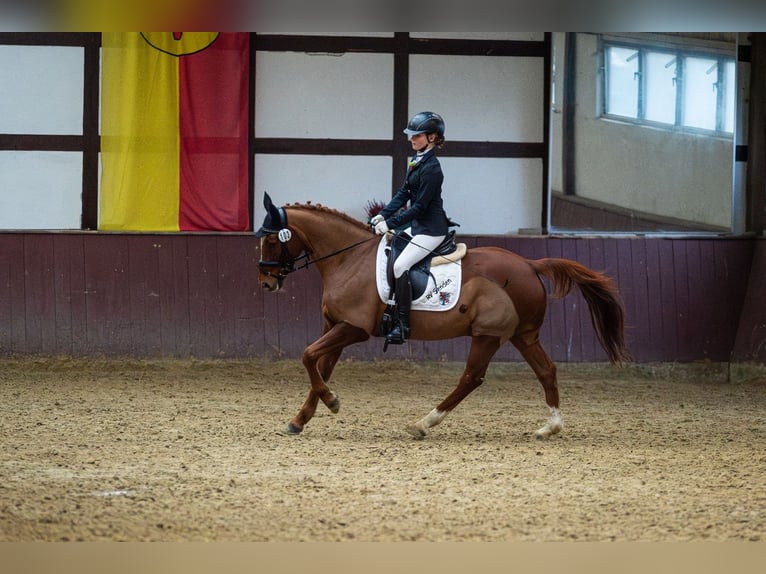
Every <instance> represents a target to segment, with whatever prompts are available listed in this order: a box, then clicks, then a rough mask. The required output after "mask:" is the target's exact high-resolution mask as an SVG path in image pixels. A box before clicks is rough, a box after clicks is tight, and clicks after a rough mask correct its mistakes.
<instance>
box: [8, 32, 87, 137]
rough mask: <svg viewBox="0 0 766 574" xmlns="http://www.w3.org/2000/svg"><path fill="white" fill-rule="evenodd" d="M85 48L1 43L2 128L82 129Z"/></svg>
mask: <svg viewBox="0 0 766 574" xmlns="http://www.w3.org/2000/svg"><path fill="white" fill-rule="evenodd" d="M83 75H84V65H83V48H77V47H48V46H0V133H6V134H48V135H79V134H82V113H83Z"/></svg>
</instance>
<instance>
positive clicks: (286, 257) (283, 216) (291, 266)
mask: <svg viewBox="0 0 766 574" xmlns="http://www.w3.org/2000/svg"><path fill="white" fill-rule="evenodd" d="M278 212H279V224H280V229H272V228H268V227H261V229H260V230H259V232H258V233H259V235H260V236H261V237H263V236H268V235H276V236H277V239H279V242H280V243H281V250H280V253H279V260H278V261H264V260H263V259H261V260H260V261H258V270H259V271H260V272H261V273H262V274H263V275H265V276H266V277H273V278H275V279H276V280H277V286H278V287H280V288H281V287H282V282H283V281H284V279H285V277H287V276H288V275H289V274H290V273H293V272H295V271H298V270H299V269H306V268H307V267H308V266H309V265H313V264H314V263H318V262H320V261H322V260H324V259H328V258H330V257H334V256H336V255H340V254H341V253H343V252H344V251H348V250H350V249H353V248H354V247H358V246H360V245H362V244H363V243H367V242H368V241H370V240H371V239H375V236H374V235H373V236H372V237H368V238H367V239H362V240H361V241H357V242H356V243H352V244H351V245H347V246H346V247H342V248H341V249H338V250H337V251H333V252H332V253H328V254H327V255H323V256H322V257H317V258H316V259H311V254H310V253H309V252H308V251H304V253H303V254H302V255H299V256H297V257H293V256H292V255H291V254H290V250H289V249H288V248H287V244H288V242H289V241H290V239H292V236H293V232H292V231H291V230H290V228H289V227H288V225H287V212H286V211H285V210H284V208H283V207H280V208H278ZM304 260H305V261H304ZM299 261H304V262H303V264H302V265H300V266H298V267H296V266H295V264H296V263H298V262H299ZM274 267H276V268H278V269H279V271H277V272H276V273H274V272H272V271H270V270H269V269H267V268H274Z"/></svg>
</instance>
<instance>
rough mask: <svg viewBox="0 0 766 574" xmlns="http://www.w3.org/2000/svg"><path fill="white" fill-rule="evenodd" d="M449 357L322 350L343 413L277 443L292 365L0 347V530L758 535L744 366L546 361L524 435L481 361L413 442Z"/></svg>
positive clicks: (299, 380) (303, 535) (750, 379)
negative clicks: (445, 411) (47, 355)
mask: <svg viewBox="0 0 766 574" xmlns="http://www.w3.org/2000/svg"><path fill="white" fill-rule="evenodd" d="M461 370H462V365H458V364H454V363H440V364H424V363H410V362H396V361H381V362H343V361H342V362H341V363H339V364H338V366H337V368H336V369H335V373H334V375H333V379H332V383H333V388H335V389H337V390H338V393H339V395H340V396H341V398H342V400H343V408H342V409H341V410H340V412H339V413H338V414H331V413H330V411H329V410H327V409H324V408H322V409H319V410H318V411H317V414H316V417H315V418H314V420H313V421H312V424H311V425H309V426H308V427H307V428H306V430H305V431H304V432H303V433H302V434H300V435H298V436H286V435H285V434H283V432H282V429H283V426H284V422H285V420H286V418H287V417H288V416H289V414H290V411H291V409H292V405H293V403H294V402H295V401H296V400H299V398H300V397H301V396H303V395H304V393H305V390H306V381H305V373H304V370H303V367H302V365H301V364H300V362H298V361H282V362H273V361H175V360H156V361H138V360H131V361H119V360H97V359H89V360H71V359H42V358H38V359H4V360H3V368H2V369H1V370H0V383H1V384H0V421H2V422H1V423H0V440H1V441H2V444H3V449H2V450H0V472H2V477H3V480H2V481H1V483H0V540H4V541H61V540H71V541H74V540H87V541H100V540H125V541H203V540H212V541H266V540H268V541H301V540H304V541H342V540H356V541H405V540H420V541H427V540H445V541H462V540H482V541H500V540H511V541H522V540H529V541H546V540H550V541H563V540H587V541H606V540H625V541H631V540H641V541H672V540H702V539H709V540H727V541H733V540H737V541H748V540H763V533H764V532H766V494H765V493H766V473H764V472H763V469H764V468H765V465H766V455H765V454H764V451H763V444H764V438H766V419H764V417H763V412H764V409H765V408H766V393H764V392H763V391H764V388H766V386H765V385H766V374H764V373H763V372H761V371H758V370H754V371H753V372H749V373H746V374H744V375H742V376H740V377H739V379H738V380H736V381H734V382H726V378H727V373H726V369H725V368H722V367H718V366H717V365H708V366H691V365H690V366H682V365H672V366H671V365H640V366H631V367H626V368H612V367H606V366H604V365H560V368H559V375H560V376H559V381H560V389H561V396H562V401H563V402H564V404H565V405H566V409H565V411H564V423H565V426H564V429H563V431H562V432H561V434H559V435H557V436H555V437H552V438H551V439H550V440H547V441H542V442H541V441H537V440H535V438H534V429H535V428H536V426H537V424H538V423H539V420H540V417H541V416H543V415H544V414H545V406H544V405H543V404H542V401H541V400H540V394H541V390H540V386H539V384H538V382H537V381H536V379H535V377H534V375H533V374H532V373H531V372H530V370H529V368H528V367H527V366H526V365H521V364H496V365H493V366H492V367H491V368H490V370H489V371H488V373H487V376H486V378H485V381H484V383H483V384H482V386H481V387H479V388H478V389H477V390H476V391H475V392H474V393H473V394H472V395H471V396H470V397H469V398H468V399H467V400H466V401H465V402H464V403H463V404H462V405H461V408H460V409H458V410H456V411H455V412H454V413H453V414H452V415H451V416H450V418H449V420H448V421H447V422H446V423H445V424H442V425H440V426H438V427H436V428H434V429H432V431H431V434H430V436H429V438H428V440H427V441H413V440H412V439H411V438H410V437H409V436H408V435H407V434H406V432H405V431H404V427H405V426H406V424H407V423H408V422H410V421H411V420H413V419H414V418H416V417H417V416H418V415H419V414H421V413H422V412H423V411H424V409H426V408H427V406H428V405H430V404H432V403H433V402H434V401H435V400H436V399H437V398H438V397H440V396H442V395H443V394H444V393H445V391H446V390H448V389H449V388H451V387H452V386H453V384H454V381H455V380H456V379H457V378H458V377H459V376H460V373H461ZM329 500H331V501H332V504H327V503H326V502H327V501H329Z"/></svg>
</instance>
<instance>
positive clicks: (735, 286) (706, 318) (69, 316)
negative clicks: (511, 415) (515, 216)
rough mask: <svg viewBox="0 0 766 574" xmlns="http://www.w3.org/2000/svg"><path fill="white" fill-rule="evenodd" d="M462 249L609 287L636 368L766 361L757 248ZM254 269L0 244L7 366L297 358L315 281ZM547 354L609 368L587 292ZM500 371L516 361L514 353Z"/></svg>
mask: <svg viewBox="0 0 766 574" xmlns="http://www.w3.org/2000/svg"><path fill="white" fill-rule="evenodd" d="M460 239H461V241H465V242H466V243H468V244H469V246H479V245H498V246H502V247H506V248H508V249H511V250H513V251H516V252H518V253H520V254H522V255H524V256H526V257H530V258H540V257H566V258H569V259H575V260H577V261H579V262H581V263H583V264H585V265H588V266H589V267H591V268H594V269H597V270H603V271H605V272H606V273H608V274H610V275H611V276H613V277H614V278H615V280H616V281H617V283H618V285H619V287H620V289H621V292H622V295H623V298H624V300H625V308H626V314H627V340H628V343H629V346H630V348H631V350H632V352H633V354H634V356H635V358H636V359H637V360H638V361H640V362H654V361H681V362H687V361H716V362H717V361H728V360H730V359H731V358H732V356H733V354H734V358H739V359H742V360H763V354H764V353H763V351H762V350H761V347H762V343H763V341H762V340H761V339H763V336H762V335H759V334H758V333H759V332H758V331H757V330H755V331H754V330H753V329H752V325H755V324H757V323H758V317H759V316H762V315H763V313H762V310H761V308H762V302H761V299H762V297H759V296H758V293H756V292H754V289H756V288H757V286H756V285H755V284H754V283H751V287H750V289H748V284H749V279H750V273H751V265H754V269H756V270H757V269H761V268H762V267H763V265H764V262H765V261H766V259H764V253H766V252H764V249H763V247H762V245H763V242H762V241H760V240H758V239H753V238H749V239H745V238H708V237H703V238H660V237H643V236H630V237H627V236H626V237H550V236H549V237H543V236H494V237H489V236H483V237H482V236H461V238H460ZM258 259H259V248H258V242H257V240H256V239H255V238H254V236H253V235H251V234H108V233H89V232H62V233H50V232H45V233H19V232H6V233H0V355H5V356H8V355H61V354H63V355H72V356H99V355H105V356H131V357H199V358H213V357H236V358H246V357H273V358H297V357H300V356H301V353H302V351H303V349H304V348H305V346H306V345H307V344H308V343H310V342H311V341H312V340H314V339H315V338H316V337H318V336H319V334H320V333H321V326H322V322H321V317H320V292H321V279H320V277H319V274H318V273H317V271H316V269H315V268H313V267H310V268H308V269H305V270H300V271H296V272H295V274H293V275H291V276H290V277H288V278H287V279H286V281H285V289H284V290H283V291H282V292H279V293H266V292H263V291H262V289H261V287H260V286H259V283H258V269H257V262H258ZM755 279H757V277H756V278H755ZM743 309H744V313H743ZM747 329H750V331H751V332H749V333H745V332H744V331H745V330H747ZM467 342H468V341H467V339H458V340H454V341H444V342H411V343H410V344H408V345H406V346H403V347H401V348H393V347H390V348H389V350H388V352H387V353H386V354H383V352H382V340H381V339H372V340H370V341H368V342H366V343H363V344H360V345H357V346H355V347H352V348H350V349H348V350H347V351H346V352H345V353H344V355H343V356H344V358H354V359H373V358H375V359H396V358H405V357H407V358H413V359H419V360H420V359H423V360H437V361H442V360H446V361H452V360H462V359H463V358H464V357H465V355H466V351H467ZM543 343H544V345H545V347H546V348H547V349H548V350H549V352H550V354H551V356H552V358H553V359H554V360H555V361H558V362H562V361H564V362H583V361H586V362H589V361H604V360H606V356H605V354H604V353H603V351H602V350H601V349H600V347H599V346H598V343H597V341H596V339H595V337H594V334H593V329H592V327H591V325H590V320H589V317H588V314H587V310H586V308H585V306H584V301H583V299H582V298H581V296H580V295H579V293H575V294H573V295H570V296H569V297H567V298H566V299H564V300H552V301H551V303H550V306H549V312H548V316H547V318H546V324H545V327H544V330H543ZM735 343H736V353H735ZM498 359H499V360H501V361H517V360H520V357H519V356H518V354H517V353H516V351H515V350H514V349H512V348H511V346H510V345H508V346H506V348H503V349H501V351H500V352H499V354H498Z"/></svg>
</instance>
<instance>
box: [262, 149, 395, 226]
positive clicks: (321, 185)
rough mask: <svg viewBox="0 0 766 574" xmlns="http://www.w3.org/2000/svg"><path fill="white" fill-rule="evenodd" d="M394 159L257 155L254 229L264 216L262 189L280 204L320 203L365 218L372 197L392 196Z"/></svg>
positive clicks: (383, 197) (379, 198)
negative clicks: (391, 181) (392, 163)
mask: <svg viewBox="0 0 766 574" xmlns="http://www.w3.org/2000/svg"><path fill="white" fill-rule="evenodd" d="M390 180H391V158H390V157H366V156H349V157H347V156H308V155H270V154H256V156H255V215H254V218H253V222H254V223H255V228H256V229H257V228H258V227H260V226H261V222H262V221H263V217H264V215H265V212H264V209H263V192H264V191H267V192H268V193H269V195H270V196H271V198H272V200H273V201H274V203H275V204H277V205H283V204H285V203H295V202H298V203H305V202H307V201H311V202H312V203H321V204H322V205H326V206H327V207H332V208H333V209H338V210H340V211H343V212H345V213H347V214H348V215H350V216H352V217H355V218H357V219H359V220H360V221H364V220H365V219H366V215H365V206H366V205H367V202H368V201H370V200H380V201H388V199H389V198H390V197H391V184H390Z"/></svg>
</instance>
